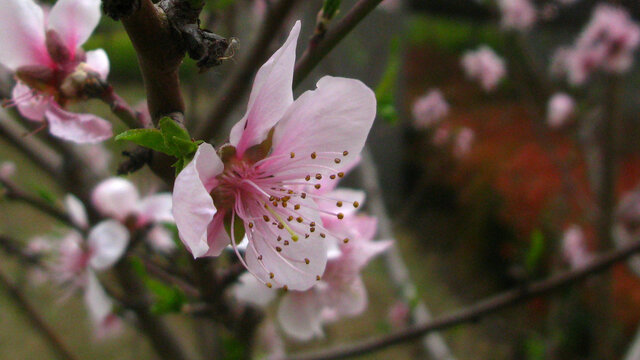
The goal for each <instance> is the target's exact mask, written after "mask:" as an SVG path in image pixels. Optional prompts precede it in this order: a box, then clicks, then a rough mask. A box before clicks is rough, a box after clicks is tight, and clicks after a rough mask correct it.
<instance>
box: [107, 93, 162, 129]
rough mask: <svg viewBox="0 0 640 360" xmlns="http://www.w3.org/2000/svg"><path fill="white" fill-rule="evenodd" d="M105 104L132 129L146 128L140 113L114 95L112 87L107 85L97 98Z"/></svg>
mask: <svg viewBox="0 0 640 360" xmlns="http://www.w3.org/2000/svg"><path fill="white" fill-rule="evenodd" d="M99 98H100V100H102V101H103V102H104V103H105V104H107V105H109V108H110V109H111V112H112V113H113V114H114V115H115V116H117V117H118V119H120V120H122V122H123V123H125V124H126V125H127V126H128V127H130V128H132V129H136V128H143V127H147V125H150V124H144V123H143V121H142V115H141V114H140V112H138V111H137V110H135V109H134V108H132V107H131V105H129V104H128V103H127V102H126V101H125V100H124V99H123V98H121V97H120V96H119V95H118V94H116V92H115V90H114V89H113V86H111V85H107V86H106V88H105V89H104V91H103V92H102V93H101V94H100V96H99Z"/></svg>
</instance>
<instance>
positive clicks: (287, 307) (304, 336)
mask: <svg viewBox="0 0 640 360" xmlns="http://www.w3.org/2000/svg"><path fill="white" fill-rule="evenodd" d="M322 310H323V304H322V303H321V301H320V298H319V297H318V296H317V294H316V293H315V292H314V291H304V292H290V293H288V294H286V295H285V296H284V297H283V298H282V300H281V301H280V305H279V306H278V322H279V323H280V326H281V327H282V330H284V332H285V333H286V334H287V335H289V336H291V337H293V338H295V339H298V340H310V339H311V338H313V337H316V336H322V335H323V332H322V316H321V315H322Z"/></svg>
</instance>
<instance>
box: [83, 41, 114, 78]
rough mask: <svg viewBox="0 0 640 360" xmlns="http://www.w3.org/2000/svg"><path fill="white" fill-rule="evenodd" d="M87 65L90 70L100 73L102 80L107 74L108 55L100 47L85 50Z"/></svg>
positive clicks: (108, 65)
mask: <svg viewBox="0 0 640 360" xmlns="http://www.w3.org/2000/svg"><path fill="white" fill-rule="evenodd" d="M87 65H88V66H89V68H91V70H93V71H95V72H97V73H98V74H100V78H101V79H102V80H105V81H106V80H107V76H108V75H109V69H110V64H109V57H108V56H107V53H106V52H105V51H104V50H102V49H96V50H91V51H87Z"/></svg>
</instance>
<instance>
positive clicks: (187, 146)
mask: <svg viewBox="0 0 640 360" xmlns="http://www.w3.org/2000/svg"><path fill="white" fill-rule="evenodd" d="M171 142H173V145H174V147H175V149H176V151H177V152H178V153H179V154H181V155H182V156H188V155H191V154H193V153H195V152H196V151H197V150H198V145H196V143H194V142H193V141H191V140H184V139H180V138H177V137H175V136H174V137H173V138H172V139H171Z"/></svg>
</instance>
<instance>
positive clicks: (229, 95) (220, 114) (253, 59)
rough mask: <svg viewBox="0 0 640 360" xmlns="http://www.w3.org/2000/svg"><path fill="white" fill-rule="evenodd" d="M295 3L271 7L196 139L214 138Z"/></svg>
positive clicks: (285, 0)
mask: <svg viewBox="0 0 640 360" xmlns="http://www.w3.org/2000/svg"><path fill="white" fill-rule="evenodd" d="M296 2H297V0H280V1H278V2H277V3H275V4H273V5H271V6H270V7H269V11H268V13H267V15H266V17H265V18H264V21H263V22H262V23H261V24H260V27H259V28H258V30H257V31H256V33H257V35H256V36H257V37H256V39H255V40H254V41H253V43H252V45H251V46H250V47H248V49H249V52H248V53H247V54H246V55H245V56H243V57H242V58H241V59H240V61H239V63H238V65H237V66H235V67H234V69H233V71H232V72H231V74H230V75H229V76H228V77H227V79H226V80H225V82H224V84H222V87H221V88H220V90H219V91H218V94H219V95H218V96H217V97H216V100H214V103H213V105H212V106H211V110H209V112H208V113H207V115H206V117H205V121H203V122H202V123H201V124H199V127H198V128H197V129H196V131H195V136H194V137H195V138H196V139H206V140H208V139H211V138H213V137H214V136H215V135H216V133H217V132H218V130H219V129H220V128H221V127H222V125H223V123H224V118H225V117H226V116H227V115H229V114H230V113H231V111H232V110H233V109H234V108H235V106H236V105H237V104H238V102H239V101H240V100H241V99H242V97H243V96H244V94H245V92H246V91H247V89H249V87H250V86H251V75H253V72H254V71H255V70H256V68H258V66H260V64H262V63H263V62H264V61H265V58H266V57H267V52H268V51H269V48H270V47H269V45H270V44H271V43H272V42H273V39H275V38H276V36H277V35H278V34H279V31H280V28H281V27H282V23H283V22H284V19H285V18H286V17H287V15H289V13H290V12H291V10H292V9H293V7H294V5H295V4H296Z"/></svg>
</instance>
